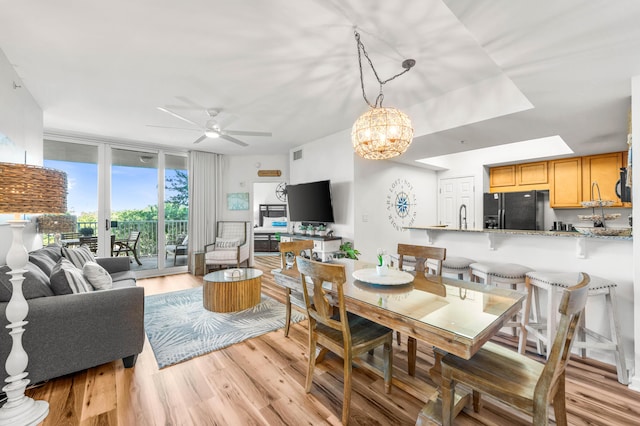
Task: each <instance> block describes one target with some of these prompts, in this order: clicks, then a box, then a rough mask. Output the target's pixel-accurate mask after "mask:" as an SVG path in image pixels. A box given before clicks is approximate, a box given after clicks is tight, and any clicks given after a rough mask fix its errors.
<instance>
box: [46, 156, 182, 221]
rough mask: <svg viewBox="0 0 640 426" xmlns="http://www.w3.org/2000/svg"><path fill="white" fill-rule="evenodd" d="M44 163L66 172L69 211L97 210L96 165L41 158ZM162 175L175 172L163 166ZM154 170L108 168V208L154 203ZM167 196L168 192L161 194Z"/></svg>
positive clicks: (155, 179) (115, 209)
mask: <svg viewBox="0 0 640 426" xmlns="http://www.w3.org/2000/svg"><path fill="white" fill-rule="evenodd" d="M44 165H45V167H49V168H52V169H58V170H63V171H65V172H67V185H68V188H69V194H68V196H67V210H68V211H69V213H71V214H75V215H79V214H80V213H82V212H96V211H98V166H97V164H91V163H76V162H67V161H57V160H45V161H44ZM165 174H166V176H165V178H170V177H172V176H175V171H174V170H168V169H167V170H166V173H165ZM157 182H158V171H157V169H154V168H144V167H122V166H113V167H112V168H111V185H112V190H111V194H112V195H111V210H112V211H121V210H130V209H144V208H145V207H147V206H150V205H157V200H158V195H157V194H158V191H157V188H158V185H157ZM165 195H166V196H170V195H171V194H168V193H167V194H165Z"/></svg>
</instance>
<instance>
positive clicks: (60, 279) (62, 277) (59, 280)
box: [49, 257, 93, 296]
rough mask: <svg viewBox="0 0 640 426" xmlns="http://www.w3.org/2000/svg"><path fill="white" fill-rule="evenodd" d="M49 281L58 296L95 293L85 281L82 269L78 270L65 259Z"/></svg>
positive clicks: (52, 273)
mask: <svg viewBox="0 0 640 426" xmlns="http://www.w3.org/2000/svg"><path fill="white" fill-rule="evenodd" d="M49 279H50V280H51V288H52V289H53V292H54V293H55V294H56V295H58V296H60V295H63V294H72V293H86V292H89V291H93V288H92V287H91V284H89V283H88V282H87V281H86V280H85V279H84V275H82V269H79V268H76V267H75V266H73V263H71V262H70V261H69V260H67V259H66V258H64V257H63V258H62V259H60V260H59V261H58V263H56V266H54V267H53V270H52V271H51V277H49Z"/></svg>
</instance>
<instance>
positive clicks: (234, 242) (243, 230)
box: [204, 221, 251, 272]
mask: <svg viewBox="0 0 640 426" xmlns="http://www.w3.org/2000/svg"><path fill="white" fill-rule="evenodd" d="M250 248H251V223H250V222H235V221H220V222H218V224H217V230H216V239H215V241H214V242H213V243H211V244H207V245H206V246H204V261H205V268H206V271H207V272H208V271H209V269H210V268H212V267H215V266H220V267H222V266H226V267H229V266H233V267H236V268H239V267H240V264H241V263H243V262H247V266H249V256H250V254H251V250H250Z"/></svg>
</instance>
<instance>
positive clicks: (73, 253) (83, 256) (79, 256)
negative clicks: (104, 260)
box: [62, 246, 94, 268]
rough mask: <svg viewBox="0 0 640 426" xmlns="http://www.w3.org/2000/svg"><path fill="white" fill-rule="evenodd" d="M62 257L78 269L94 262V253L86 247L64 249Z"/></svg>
mask: <svg viewBox="0 0 640 426" xmlns="http://www.w3.org/2000/svg"><path fill="white" fill-rule="evenodd" d="M62 256H63V257H65V258H67V259H69V260H70V261H71V263H72V264H73V266H75V267H76V268H82V267H83V266H84V264H85V262H91V261H94V257H93V253H91V250H89V247H86V246H81V247H78V248H67V247H63V248H62Z"/></svg>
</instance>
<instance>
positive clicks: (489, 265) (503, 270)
mask: <svg viewBox="0 0 640 426" xmlns="http://www.w3.org/2000/svg"><path fill="white" fill-rule="evenodd" d="M469 268H470V269H471V281H475V282H480V281H479V280H482V282H484V284H486V285H491V286H495V287H497V286H499V285H507V286H509V287H510V288H511V289H512V290H517V289H518V285H521V287H522V290H524V287H525V278H526V274H527V272H531V271H533V269H531V268H529V267H527V266H524V265H519V264H517V263H497V262H476V263H472V264H471V265H469ZM534 306H536V308H537V306H538V305H537V303H536V304H535V305H534ZM538 312H539V310H538V309H535V310H534V312H533V315H534V316H535V318H538ZM505 325H506V326H508V327H511V334H512V335H513V336H515V335H516V333H517V330H519V329H520V322H519V321H518V319H517V318H514V319H513V321H510V322H508V323H506V324H505Z"/></svg>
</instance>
